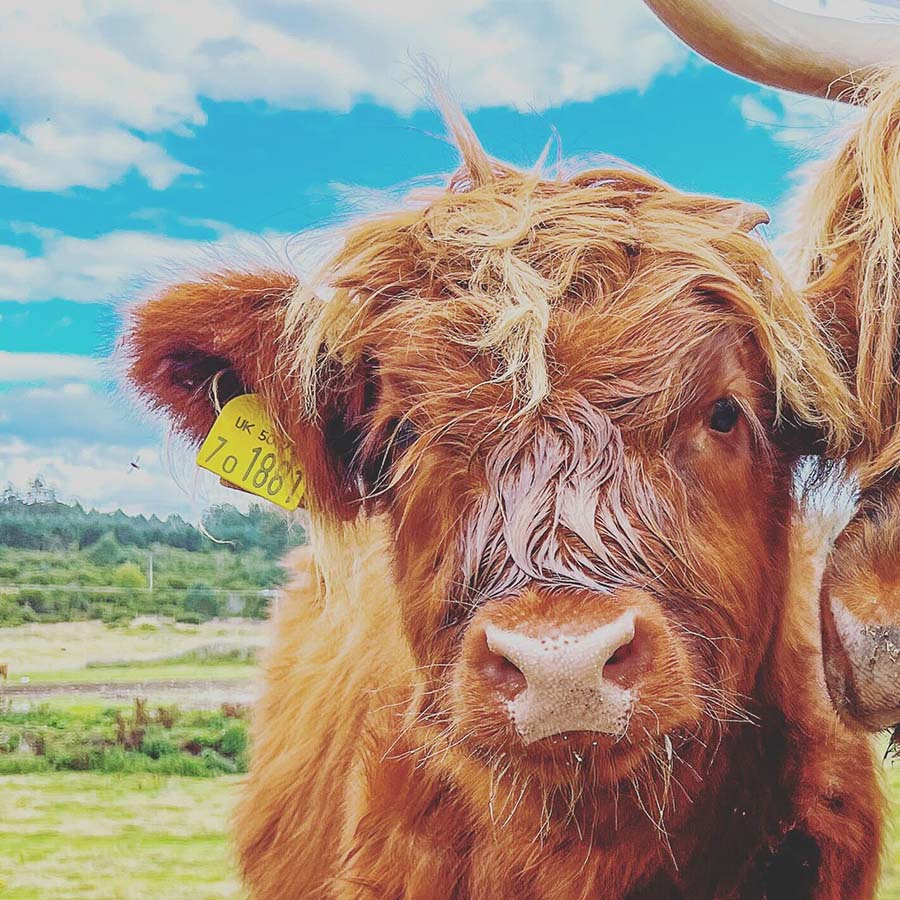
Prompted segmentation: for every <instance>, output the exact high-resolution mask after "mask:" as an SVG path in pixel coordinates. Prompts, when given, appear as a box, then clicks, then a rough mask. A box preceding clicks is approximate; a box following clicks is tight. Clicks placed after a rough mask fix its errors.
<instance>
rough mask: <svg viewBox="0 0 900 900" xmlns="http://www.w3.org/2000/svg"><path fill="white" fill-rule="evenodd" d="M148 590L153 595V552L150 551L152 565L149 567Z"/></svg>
mask: <svg viewBox="0 0 900 900" xmlns="http://www.w3.org/2000/svg"><path fill="white" fill-rule="evenodd" d="M147 590H148V591H149V592H150V593H151V594H152V593H153V551H152V550H151V551H150V565H149V566H148V567H147Z"/></svg>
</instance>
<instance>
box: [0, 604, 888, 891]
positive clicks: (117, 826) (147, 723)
mask: <svg viewBox="0 0 900 900" xmlns="http://www.w3.org/2000/svg"><path fill="white" fill-rule="evenodd" d="M264 641H265V626H264V625H263V624H262V623H260V622H252V621H247V620H227V621H225V620H213V621H209V622H204V623H202V624H199V625H193V624H185V623H179V622H176V621H174V620H173V619H166V618H161V617H145V618H141V619H135V620H133V621H132V622H131V623H130V624H127V625H122V624H117V625H110V624H104V623H102V622H99V621H84V622H70V623H33V624H28V625H22V626H18V627H15V628H0V663H2V662H6V663H7V664H8V665H9V675H10V677H9V681H8V682H7V684H6V686H4V684H3V683H2V682H0V898H3V900H242V898H243V894H242V892H241V889H240V886H239V884H238V880H237V876H236V874H235V870H234V865H233V860H232V858H231V855H230V852H229V845H228V839H227V831H228V819H229V815H230V811H231V808H232V806H233V804H234V801H235V798H236V795H237V790H238V783H239V781H240V773H241V772H242V771H244V769H245V767H246V750H247V747H246V717H245V712H246V710H245V707H244V706H243V705H242V703H241V700H242V699H243V698H245V697H246V696H247V695H248V691H251V692H252V689H253V686H254V682H255V677H256V672H257V670H256V665H255V662H254V660H255V655H256V651H257V650H258V648H259V647H260V646H261V645H262V644H263V643H264ZM23 678H24V679H27V683H23V681H22V679H23ZM180 688H184V690H183V691H181V692H180V693H179V689H180ZM47 691H53V692H54V693H51V694H47V693H45V692H47ZM138 697H139V698H141V700H142V702H141V703H140V704H137V703H136V702H135V700H136V698H138ZM185 701H188V702H185ZM23 742H24V744H25V745H26V752H22V743H23ZM38 746H40V748H41V754H40V755H37V754H36V752H35V748H36V747H38ZM28 748H30V749H28ZM885 778H886V781H887V783H888V785H889V790H890V794H891V796H892V801H893V802H892V806H891V818H892V829H891V836H890V843H889V846H888V849H887V852H886V854H885V866H884V877H883V883H882V887H881V891H880V893H879V900H900V763H897V764H895V765H894V766H891V764H890V763H889V762H888V763H885ZM847 900H852V898H847Z"/></svg>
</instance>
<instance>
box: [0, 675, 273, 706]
mask: <svg viewBox="0 0 900 900" xmlns="http://www.w3.org/2000/svg"><path fill="white" fill-rule="evenodd" d="M258 694H259V686H258V685H257V684H254V683H253V682H252V681H247V682H244V681H234V680H232V681H216V680H215V679H194V680H188V681H185V680H182V679H162V680H154V681H132V682H125V683H122V682H92V683H89V684H84V683H81V682H71V681H62V682H54V683H53V684H10V685H4V684H0V699H7V700H10V701H12V703H13V704H16V703H19V702H25V703H43V702H45V701H48V700H53V699H58V698H60V697H84V698H87V697H96V698H98V699H101V700H107V701H110V702H123V701H124V702H130V701H131V700H133V699H134V698H135V697H146V698H147V699H149V700H151V701H153V702H161V701H165V702H167V703H177V704H178V705H179V706H181V707H184V708H185V709H218V707H220V706H221V705H222V704H223V703H242V704H251V703H253V702H254V701H255V700H256V698H257V696H258Z"/></svg>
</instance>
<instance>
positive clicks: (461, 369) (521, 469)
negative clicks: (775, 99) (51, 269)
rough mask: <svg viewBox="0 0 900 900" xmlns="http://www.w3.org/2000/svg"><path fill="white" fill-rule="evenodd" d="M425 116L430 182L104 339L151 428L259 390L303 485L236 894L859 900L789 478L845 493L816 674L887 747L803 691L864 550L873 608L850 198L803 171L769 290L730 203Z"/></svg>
mask: <svg viewBox="0 0 900 900" xmlns="http://www.w3.org/2000/svg"><path fill="white" fill-rule="evenodd" d="M656 5H657V6H659V5H660V4H656ZM683 5H684V6H691V4H683ZM701 5H702V4H701ZM891 83H892V82H891ZM893 91H895V89H894V88H891V87H890V86H889V87H888V88H885V89H884V91H883V93H882V94H880V95H879V97H878V98H876V99H875V100H874V101H873V105H872V111H873V112H872V114H871V115H874V116H875V117H877V116H878V115H879V111H882V112H883V110H884V107H885V105H891V104H893V103H895V99H894V93H892V92H893ZM873 96H874V94H873ZM891 109H893V106H891ZM446 117H447V120H448V124H449V127H450V130H451V132H452V134H453V137H454V140H455V142H456V145H457V146H458V148H459V150H460V154H461V156H462V164H461V167H460V169H459V170H458V171H457V172H456V173H455V174H454V175H453V176H452V177H451V178H450V179H449V180H448V182H447V185H446V188H445V189H444V190H441V191H435V192H431V193H429V194H427V195H423V194H421V193H420V194H418V195H417V196H415V197H413V198H411V199H410V201H409V202H408V203H407V205H406V206H405V207H404V208H403V209H401V210H400V211H398V212H395V213H390V214H384V215H382V216H377V217H374V218H371V219H369V220H367V221H363V222H361V223H359V224H357V225H355V226H354V227H352V228H351V229H349V230H348V232H347V234H346V236H345V240H344V242H343V245H342V247H341V248H340V250H339V251H338V252H337V253H336V254H335V255H334V257H333V258H332V259H331V260H330V262H329V263H328V265H327V266H326V267H325V270H324V271H323V273H322V274H321V276H320V277H319V278H318V279H316V280H315V281H314V282H310V283H306V284H301V283H300V282H299V281H298V279H297V278H296V277H295V276H294V275H293V274H291V273H289V272H276V271H271V270H265V269H262V270H260V271H257V272H252V273H251V272H239V271H235V270H223V271H222V272H221V273H220V274H216V275H210V276H208V277H205V278H202V279H195V280H193V281H189V282H186V283H183V284H180V285H178V286H176V287H173V288H170V289H167V290H164V291H162V292H161V293H160V294H159V295H158V296H156V297H155V298H154V299H152V300H150V301H149V302H147V303H145V304H143V305H141V306H140V307H138V308H136V310H135V311H134V313H133V316H132V318H131V321H130V323H129V327H128V330H127V333H126V336H125V347H126V350H127V353H128V355H129V378H130V380H131V381H132V383H133V384H134V385H135V386H136V387H137V388H138V390H139V391H140V392H142V394H143V395H144V396H145V397H146V398H147V400H148V402H149V403H150V405H151V406H153V407H156V408H157V409H160V410H164V411H165V412H166V413H167V414H168V415H169V416H170V417H171V419H172V421H173V423H174V425H175V427H176V428H177V429H178V430H179V431H181V432H182V433H183V434H185V435H186V436H187V437H188V438H190V439H191V440H194V441H197V440H200V439H202V438H203V437H204V436H205V435H206V434H207V432H208V431H209V430H210V428H211V427H212V424H213V421H214V419H215V415H216V408H217V406H220V405H221V404H223V403H225V402H227V401H228V400H229V399H231V398H233V397H236V396H239V395H241V394H244V393H250V392H252V393H256V394H258V395H259V396H260V397H261V398H262V401H263V403H264V405H265V407H266V409H267V411H268V414H269V416H270V417H271V419H272V422H273V424H274V427H275V429H276V434H277V440H278V442H279V444H280V446H281V448H282V449H283V451H284V452H285V453H289V454H290V455H291V457H292V458H293V459H294V460H296V462H297V463H298V464H299V465H300V466H301V467H302V469H303V470H304V472H305V475H306V479H307V498H306V506H307V509H308V515H309V522H310V540H311V545H310V547H309V548H308V549H304V550H300V551H297V552H295V554H294V555H293V556H292V557H291V558H290V559H289V560H288V563H287V565H288V567H289V570H290V571H291V573H292V582H291V584H290V585H289V587H288V588H287V590H286V592H285V596H284V599H283V600H282V602H281V603H280V604H279V608H278V612H277V616H276V619H275V623H274V627H275V640H274V644H273V646H272V648H271V650H270V653H269V656H268V660H267V662H266V666H265V678H266V690H265V693H264V695H263V697H262V700H261V701H260V703H259V706H258V709H257V710H256V721H255V742H254V754H253V766H252V770H251V773H250V776H249V778H248V781H247V785H246V788H245V793H244V798H243V801H242V803H241V805H240V808H239V810H238V814H237V821H236V829H235V834H236V839H237V844H238V849H239V853H240V859H241V863H242V866H243V870H244V873H245V876H246V879H247V882H248V884H249V886H250V888H251V890H252V892H253V896H254V897H257V898H260V900H276V898H278V900H288V898H312V897H318V898H328V900H337V898H351V897H353V898H363V897H371V898H374V897H380V898H391V900H395V898H396V900H400V898H406V900H441V898H453V900H486V898H492V900H494V898H496V900H503V898H517V900H538V898H540V900H575V898H585V900H586V898H608V900H616V898H621V900H624V898H628V900H639V898H647V900H650V898H652V900H666V898H684V900H707V898H709V900H712V898H741V900H752V898H769V900H774V898H782V897H783V898H805V897H808V898H816V900H848V898H860V900H864V898H868V897H872V896H873V895H874V890H875V883H876V879H877V871H878V856H879V851H880V847H881V830H882V810H881V797H880V792H879V788H878V785H877V782H876V777H875V768H874V761H873V759H872V755H871V750H870V748H869V744H868V740H867V738H866V737H865V735H864V734H862V733H861V732H854V731H852V730H850V729H848V728H847V727H845V726H844V725H843V724H842V722H841V720H840V719H839V718H838V716H837V714H836V712H835V710H834V708H833V706H832V704H831V703H830V702H829V700H828V694H827V692H826V689H825V677H824V673H823V667H822V646H821V642H820V639H819V616H818V604H817V599H818V585H819V582H820V581H821V575H822V568H823V566H825V560H824V554H825V552H826V550H827V542H826V540H825V538H824V536H823V529H822V528H820V527H819V526H817V525H816V522H815V518H814V517H813V516H811V515H809V514H806V513H805V511H804V506H803V501H802V498H801V497H799V496H798V493H799V491H798V488H797V477H796V476H797V472H798V469H799V467H800V465H801V461H803V460H804V459H807V458H808V457H811V456H812V457H815V458H817V459H819V460H820V461H821V467H822V468H825V467H828V466H832V465H834V464H836V463H838V462H841V461H843V462H844V464H845V465H846V466H848V467H849V469H851V470H852V471H856V472H859V473H862V474H860V479H861V481H862V483H863V487H864V496H863V507H862V511H861V512H860V514H859V516H858V517H857V518H856V519H854V522H853V523H851V526H850V530H849V531H848V532H846V534H845V535H843V536H842V537H841V538H840V539H839V542H838V545H837V548H836V549H835V551H834V552H833V553H832V555H831V557H830V559H829V561H828V566H827V569H828V571H827V575H826V578H825V582H824V584H825V588H824V593H823V596H827V597H829V598H831V599H830V600H829V602H828V609H829V610H830V611H831V612H832V617H833V618H832V620H830V624H829V623H826V628H825V631H826V637H827V638H828V639H829V640H832V643H830V644H829V647H831V650H832V655H831V657H830V659H829V663H828V666H829V668H830V674H829V681H830V683H831V685H832V689H833V690H837V692H838V694H837V695H838V697H841V696H842V697H843V699H844V701H845V702H844V704H843V708H842V710H841V712H842V714H843V715H844V716H846V717H847V718H848V719H852V718H854V717H855V718H857V719H860V720H862V721H867V722H869V723H871V724H875V725H877V724H883V722H882V721H881V719H879V718H878V716H875V715H873V716H868V715H867V714H865V712H864V709H868V708H869V707H872V706H873V705H874V706H877V708H878V711H879V715H881V714H882V713H883V712H884V711H885V710H886V709H887V708H888V706H889V702H887V701H890V702H893V701H894V700H895V699H896V698H894V697H889V698H885V697H878V698H875V699H874V700H873V699H872V698H871V695H869V694H863V693H857V694H853V695H851V693H849V688H847V689H845V690H844V693H843V695H841V694H840V690H841V688H840V687H837V688H836V687H835V686H836V685H837V679H839V678H840V677H843V678H844V679H845V682H844V684H845V686H846V685H849V684H850V683H851V682H852V683H853V684H857V683H858V682H854V681H853V678H854V677H855V676H856V675H858V671H857V669H856V668H854V665H855V661H856V657H855V656H854V654H853V646H854V645H853V643H852V641H853V638H852V634H853V632H852V629H853V627H855V625H854V624H853V622H850V621H849V619H847V617H845V616H843V613H842V612H841V610H843V609H846V610H849V611H853V610H854V609H855V608H854V607H852V606H849V605H847V604H849V603H850V600H849V599H848V597H849V596H850V594H849V593H847V591H846V588H844V587H843V586H842V585H844V584H845V582H841V581H840V576H841V574H842V573H851V575H850V579H851V583H852V584H853V585H854V587H856V586H858V585H861V584H862V583H861V582H860V581H859V579H858V578H857V577H856V573H857V570H853V569H851V568H850V563H849V561H850V560H853V561H855V562H856V563H857V564H858V567H861V568H862V569H863V570H864V571H865V572H867V573H868V572H871V573H872V578H873V580H874V579H877V578H878V577H879V573H881V572H882V569H879V568H877V567H876V564H875V562H874V561H875V560H876V559H879V558H880V557H879V556H878V554H879V553H881V552H882V551H883V552H884V553H885V554H886V556H885V562H884V571H885V572H886V573H887V574H885V575H884V579H886V581H884V582H877V581H873V585H872V590H873V591H874V594H873V596H876V598H877V599H879V600H880V599H881V597H882V593H880V592H883V591H884V584H885V583H888V581H889V579H890V558H891V557H890V548H891V546H893V545H891V544H885V543H884V541H890V540H892V534H893V533H892V532H890V531H888V532H883V531H876V530H875V529H874V528H873V527H871V526H870V524H869V523H871V522H872V521H873V520H874V519H877V517H878V516H882V515H885V516H887V515H891V510H892V507H891V506H890V502H891V501H890V500H889V499H886V498H887V497H888V495H890V494H891V491H890V489H889V488H886V487H883V486H881V481H879V478H878V477H871V473H872V472H876V471H878V470H879V468H880V467H883V466H884V461H885V459H888V458H889V455H890V452H891V451H890V442H889V441H888V440H887V439H886V437H885V433H884V427H885V424H886V422H885V416H886V415H888V413H887V412H886V410H888V411H889V410H890V408H891V402H892V396H891V397H889V396H886V395H885V396H881V401H882V403H881V406H879V405H878V403H877V402H876V398H874V397H872V396H870V395H868V394H865V393H864V391H863V387H864V385H861V384H860V381H859V378H858V377H857V376H858V370H863V371H868V370H867V369H866V366H867V365H870V364H871V363H867V362H866V360H867V359H869V356H868V355H867V354H869V352H870V349H871V347H876V349H877V348H880V347H881V344H882V343H884V341H886V340H887V341H889V342H893V340H894V332H890V333H888V334H887V337H885V331H884V329H883V327H882V323H881V322H873V321H871V318H870V312H871V311H870V310H868V309H867V304H869V303H870V302H872V297H871V296H870V295H869V293H867V291H869V292H871V291H881V290H883V287H882V286H881V284H880V283H878V284H876V283H875V281H873V280H871V276H870V275H869V274H867V270H866V265H867V264H866V261H865V259H864V258H863V257H860V256H859V255H858V254H859V253H861V252H862V251H863V250H864V249H868V246H869V245H868V244H867V243H866V242H865V241H864V240H862V239H861V238H860V239H858V240H857V242H856V243H855V244H854V243H852V242H851V240H850V239H849V238H848V239H847V241H846V242H845V243H842V244H840V246H838V238H839V237H843V236H844V235H845V234H847V233H848V232H849V231H851V230H853V229H857V230H856V231H854V232H853V233H854V234H858V230H859V229H864V228H866V227H868V226H867V225H865V224H859V223H861V222H862V220H863V219H864V218H865V216H866V215H867V213H866V210H867V209H868V207H867V206H866V203H867V202H868V201H867V200H866V198H865V195H864V194H861V193H859V192H856V193H854V194H853V197H854V202H853V203H849V204H848V203H847V202H846V196H847V194H845V193H840V195H839V194H838V192H839V191H844V189H845V187H846V189H847V190H850V188H849V187H847V185H848V184H849V182H848V180H847V179H850V176H849V175H848V176H847V179H845V180H835V179H834V178H833V177H832V180H831V186H830V189H831V190H833V191H834V192H835V195H834V203H835V204H840V203H841V202H842V201H841V199H840V197H843V198H845V200H844V201H843V202H844V205H843V206H841V207H840V210H841V212H840V214H838V213H835V214H834V216H833V217H826V218H825V219H824V220H823V223H824V224H823V225H822V229H821V240H820V241H819V242H818V243H817V244H815V247H816V248H818V249H815V250H813V252H812V253H811V257H810V258H811V260H812V262H811V263H810V266H811V268H810V273H811V277H810V280H809V284H808V286H807V287H806V288H804V289H803V290H802V291H798V290H796V289H795V288H794V287H792V286H791V285H790V284H789V283H788V281H787V279H786V278H785V277H784V276H783V275H782V273H781V268H780V266H779V263H778V261H777V260H776V259H775V257H774V256H773V255H772V254H771V252H770V251H769V250H768V249H767V248H766V246H765V245H764V243H762V242H761V241H760V240H759V239H758V238H757V237H756V235H755V234H754V229H755V227H756V226H757V225H758V224H760V222H761V221H764V217H763V215H762V214H761V212H760V211H759V210H758V209H757V208H755V207H752V206H748V205H746V204H744V203H741V202H738V201H727V200H721V199H718V198H711V197H699V196H693V195H687V194H684V193H681V192H679V191H677V190H674V189H673V188H671V187H669V186H667V185H665V184H663V183H662V182H660V181H658V180H656V179H654V178H651V177H649V176H647V175H643V174H640V173H637V172H634V171H627V170H622V169H601V170H591V171H582V172H577V173H568V174H567V173H565V172H564V171H562V170H561V168H558V169H557V170H556V171H552V172H549V173H547V172H544V173H541V172H539V171H537V170H535V171H530V172H523V171H519V170H517V169H514V168H512V167H510V166H507V165H505V164H503V163H500V162H498V161H496V160H494V159H491V158H489V157H488V156H487V155H486V154H485V152H484V151H483V150H482V148H481V146H480V145H479V143H478V141H477V139H476V137H475V135H474V134H473V133H472V131H471V129H470V128H469V126H468V124H467V122H466V121H465V119H464V118H463V117H462V116H461V114H459V113H458V112H455V111H454V109H453V108H452V107H451V106H447V108H446ZM866 127H875V126H871V124H869V125H864V126H863V130H862V131H861V132H860V135H863V134H864V131H865V128H866ZM885 127H887V126H885ZM897 131H898V132H900V128H898V129H897ZM897 139H898V140H900V135H898V138H897ZM854 140H857V141H862V140H864V138H863V137H862V136H857V137H856V138H854ZM850 146H851V147H852V146H853V144H852V142H851V145H850ZM857 146H858V145H857ZM857 163H858V160H857V158H856V154H854V153H853V151H852V150H851V151H848V153H847V154H846V155H845V158H844V162H843V164H842V163H841V161H840V160H839V161H838V163H836V166H837V167H838V168H837V171H838V172H839V173H844V171H845V169H846V168H848V167H852V166H855V165H857ZM850 180H852V179H850ZM835 208H838V207H837V206H835ZM854 223H857V224H854ZM853 252H856V253H857V256H853V255H852V254H853ZM879 271H880V270H879ZM892 271H893V270H892ZM898 308H900V306H898ZM870 345H871V346H870ZM891 346H893V344H892V343H891ZM886 360H888V362H886ZM885 364H888V365H889V366H892V365H893V356H889V357H884V356H879V357H878V362H877V364H876V366H883V365H885ZM879 371H882V373H883V371H884V370H883V369H879ZM889 371H890V372H891V373H893V368H889ZM891 384H893V383H891ZM885 390H886V391H888V392H889V388H885ZM885 454H887V456H885ZM889 468H890V467H889V466H887V467H884V471H888V470H889ZM874 485H878V487H877V494H876V493H873V492H874V491H876V488H875V487H874ZM876 496H877V497H878V506H877V513H875V514H872V513H870V512H868V504H870V503H872V502H874V501H873V498H874V497H876ZM883 498H885V499H883ZM858 589H861V587H860V588H858ZM835 598H840V603H842V604H845V606H838V605H836V600H835ZM886 608H887V609H888V610H889V611H890V606H887V607H886ZM835 610H837V612H835ZM888 614H889V613H888ZM848 615H849V613H848ZM859 615H860V616H861V613H860V614H859ZM848 622H849V624H848ZM848 635H851V636H850V637H849V638H848ZM835 641H836V643H835ZM841 659H845V661H846V662H847V666H849V668H847V667H844V668H843V669H840V674H839V675H836V674H835V671H836V670H835V666H838V668H840V665H839V664H840V660H841ZM887 668H890V667H889V666H888V667H887ZM893 671H894V670H893V669H891V672H893ZM880 678H881V676H880V675H879V679H880ZM876 681H877V683H878V684H879V685H881V684H882V682H881V681H880V680H878V679H876ZM867 683H868V682H867ZM861 711H863V714H860V713H861ZM887 717H888V718H890V716H889V715H888V716H887Z"/></svg>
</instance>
